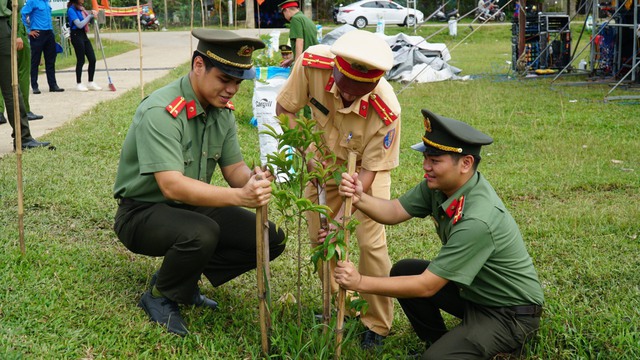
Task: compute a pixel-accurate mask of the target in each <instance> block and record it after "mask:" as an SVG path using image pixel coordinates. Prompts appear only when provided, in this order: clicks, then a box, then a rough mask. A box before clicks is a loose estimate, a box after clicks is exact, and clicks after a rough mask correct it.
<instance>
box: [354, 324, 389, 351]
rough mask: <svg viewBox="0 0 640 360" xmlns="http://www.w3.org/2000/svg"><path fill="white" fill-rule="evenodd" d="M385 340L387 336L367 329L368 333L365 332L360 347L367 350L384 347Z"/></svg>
mask: <svg viewBox="0 0 640 360" xmlns="http://www.w3.org/2000/svg"><path fill="white" fill-rule="evenodd" d="M385 338H386V336H382V335H378V334H376V333H374V332H373V331H371V330H369V329H367V331H365V332H364V335H363V336H362V342H361V343H360V347H361V348H363V349H365V350H367V349H373V348H376V347H378V346H382V342H383V341H384V339H385Z"/></svg>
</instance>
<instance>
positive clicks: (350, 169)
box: [335, 151, 356, 359]
mask: <svg viewBox="0 0 640 360" xmlns="http://www.w3.org/2000/svg"><path fill="white" fill-rule="evenodd" d="M355 171H356V153H355V152H353V151H351V152H349V159H348V160H347V173H349V175H351V176H353V173H354V172H355ZM352 206H353V199H352V198H350V197H348V198H346V200H345V202H344V216H343V217H342V226H343V228H344V229H345V231H344V243H345V246H344V255H343V256H342V259H341V260H343V261H349V235H350V234H349V231H347V230H346V227H347V224H348V223H349V221H351V210H352ZM346 297H347V291H346V290H345V289H344V288H342V287H340V290H338V320H337V322H336V356H335V358H336V359H339V358H340V351H341V350H342V333H343V331H344V313H345V305H344V302H345V298H346Z"/></svg>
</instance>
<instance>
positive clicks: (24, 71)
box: [0, 21, 31, 114]
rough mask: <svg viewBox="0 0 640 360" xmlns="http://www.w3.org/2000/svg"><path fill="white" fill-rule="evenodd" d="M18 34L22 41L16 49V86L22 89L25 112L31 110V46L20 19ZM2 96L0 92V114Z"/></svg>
mask: <svg viewBox="0 0 640 360" xmlns="http://www.w3.org/2000/svg"><path fill="white" fill-rule="evenodd" d="M18 22H19V25H18V34H19V36H20V38H21V39H22V42H23V43H24V47H23V48H22V50H20V51H18V87H20V91H22V99H23V100H24V107H25V109H26V110H27V112H29V111H31V107H30V106H29V84H30V76H31V46H30V45H29V39H28V38H27V34H26V30H25V29H24V25H23V24H22V21H18ZM4 108H5V104H4V98H3V97H2V93H0V114H4Z"/></svg>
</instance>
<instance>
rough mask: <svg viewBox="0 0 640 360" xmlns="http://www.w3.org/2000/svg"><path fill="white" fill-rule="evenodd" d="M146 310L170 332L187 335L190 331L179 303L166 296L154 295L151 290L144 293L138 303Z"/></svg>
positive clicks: (153, 319)
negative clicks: (181, 313)
mask: <svg viewBox="0 0 640 360" xmlns="http://www.w3.org/2000/svg"><path fill="white" fill-rule="evenodd" d="M138 306H140V307H141V308H142V309H143V310H144V312H146V313H147V315H149V319H151V321H154V322H157V323H158V324H161V325H164V326H166V327H167V330H169V332H170V333H173V334H177V335H180V336H185V335H187V334H188V333H189V330H187V324H186V323H185V322H184V319H182V315H180V310H179V309H178V303H176V302H175V301H172V300H170V299H167V298H166V297H158V298H156V297H153V296H152V295H151V293H150V292H149V291H146V292H145V293H144V294H142V298H140V302H139V303H138Z"/></svg>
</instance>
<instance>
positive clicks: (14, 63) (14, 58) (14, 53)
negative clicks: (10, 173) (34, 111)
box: [11, 1, 26, 255]
mask: <svg viewBox="0 0 640 360" xmlns="http://www.w3.org/2000/svg"><path fill="white" fill-rule="evenodd" d="M17 39H18V2H17V1H14V2H13V3H12V4H11V91H12V92H13V129H14V132H15V139H14V144H15V145H16V162H17V164H18V168H17V173H18V174H17V182H18V241H19V243H20V252H21V253H22V255H25V254H26V248H25V244H24V202H23V197H24V192H23V189H22V123H21V122H20V117H21V116H22V114H20V98H19V96H20V93H19V91H18V48H17V44H16V41H17Z"/></svg>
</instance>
